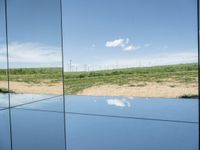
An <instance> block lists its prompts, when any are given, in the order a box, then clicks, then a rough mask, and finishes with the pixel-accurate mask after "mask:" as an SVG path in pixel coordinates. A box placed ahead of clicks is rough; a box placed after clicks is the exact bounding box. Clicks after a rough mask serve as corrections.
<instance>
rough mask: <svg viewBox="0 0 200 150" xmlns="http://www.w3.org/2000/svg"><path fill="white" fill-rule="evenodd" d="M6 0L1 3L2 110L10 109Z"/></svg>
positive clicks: (0, 90) (0, 95)
mask: <svg viewBox="0 0 200 150" xmlns="http://www.w3.org/2000/svg"><path fill="white" fill-rule="evenodd" d="M5 20H6V19H5V0H1V1H0V110H1V109H5V108H7V107H9V100H8V77H7V46H6V22H5Z"/></svg>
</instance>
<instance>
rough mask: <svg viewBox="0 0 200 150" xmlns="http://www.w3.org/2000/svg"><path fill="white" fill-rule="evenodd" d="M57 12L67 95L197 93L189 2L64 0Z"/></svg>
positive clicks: (192, 7)
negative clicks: (60, 14) (61, 30)
mask: <svg viewBox="0 0 200 150" xmlns="http://www.w3.org/2000/svg"><path fill="white" fill-rule="evenodd" d="M144 10H145V11H144ZM169 10H170V11H169ZM63 14H64V15H63V24H64V51H65V54H66V55H65V92H66V93H67V94H70V95H71V94H72V95H88V96H91V95H96V96H133V97H157V98H197V96H198V94H197V93H198V92H197V91H198V89H197V71H198V70H197V66H198V65H197V55H198V53H197V46H196V45H197V44H196V2H195V1H187V0H174V1H167V0H166V1H159V0H154V1H146V0H123V1H122V0H119V1H116V0H109V1H108V0H101V1H93V0H85V1H84V2H82V1H80V0H67V1H64V4H63Z"/></svg>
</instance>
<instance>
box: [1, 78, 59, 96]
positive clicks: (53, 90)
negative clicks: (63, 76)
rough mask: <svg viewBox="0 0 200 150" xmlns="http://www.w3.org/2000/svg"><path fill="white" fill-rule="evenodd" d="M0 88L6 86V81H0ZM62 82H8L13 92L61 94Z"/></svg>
mask: <svg viewBox="0 0 200 150" xmlns="http://www.w3.org/2000/svg"><path fill="white" fill-rule="evenodd" d="M0 88H7V82H6V81H0ZM62 89H63V88H62V83H56V84H55V83H54V84H44V83H42V84H31V83H25V82H10V90H11V91H13V92H15V93H29V94H62V93H63V92H62Z"/></svg>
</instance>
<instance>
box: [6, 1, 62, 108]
mask: <svg viewBox="0 0 200 150" xmlns="http://www.w3.org/2000/svg"><path fill="white" fill-rule="evenodd" d="M60 18H61V17H60V1H59V0H42V1H41V0H15V1H10V0H8V49H9V67H10V68H9V69H10V91H12V92H13V93H14V94H11V106H16V105H21V104H25V103H29V102H33V101H38V100H39V101H40V100H42V99H48V98H52V97H57V96H61V95H62V94H63V84H62V48H61V29H60V28H61V25H60ZM61 104H62V103H61ZM61 109H62V107H61Z"/></svg>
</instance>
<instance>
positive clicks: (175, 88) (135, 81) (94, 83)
mask: <svg viewBox="0 0 200 150" xmlns="http://www.w3.org/2000/svg"><path fill="white" fill-rule="evenodd" d="M197 67H198V66H197V64H179V65H169V66H156V67H140V68H139V67H138V68H126V69H115V70H103V71H93V72H65V76H64V79H65V93H66V94H74V95H99V96H100V95H101V96H102V95H103V96H139V97H173V98H175V97H196V96H197V93H198V88H197V86H198V84H197V82H198V78H197V76H198V70H197ZM6 80H7V77H6V70H3V69H1V70H0V89H1V90H0V91H5V88H6V87H7V83H6ZM10 81H11V82H10V87H11V88H10V90H11V91H13V92H16V93H37V94H38V93H44V94H60V93H62V77H61V68H29V69H11V70H10Z"/></svg>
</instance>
